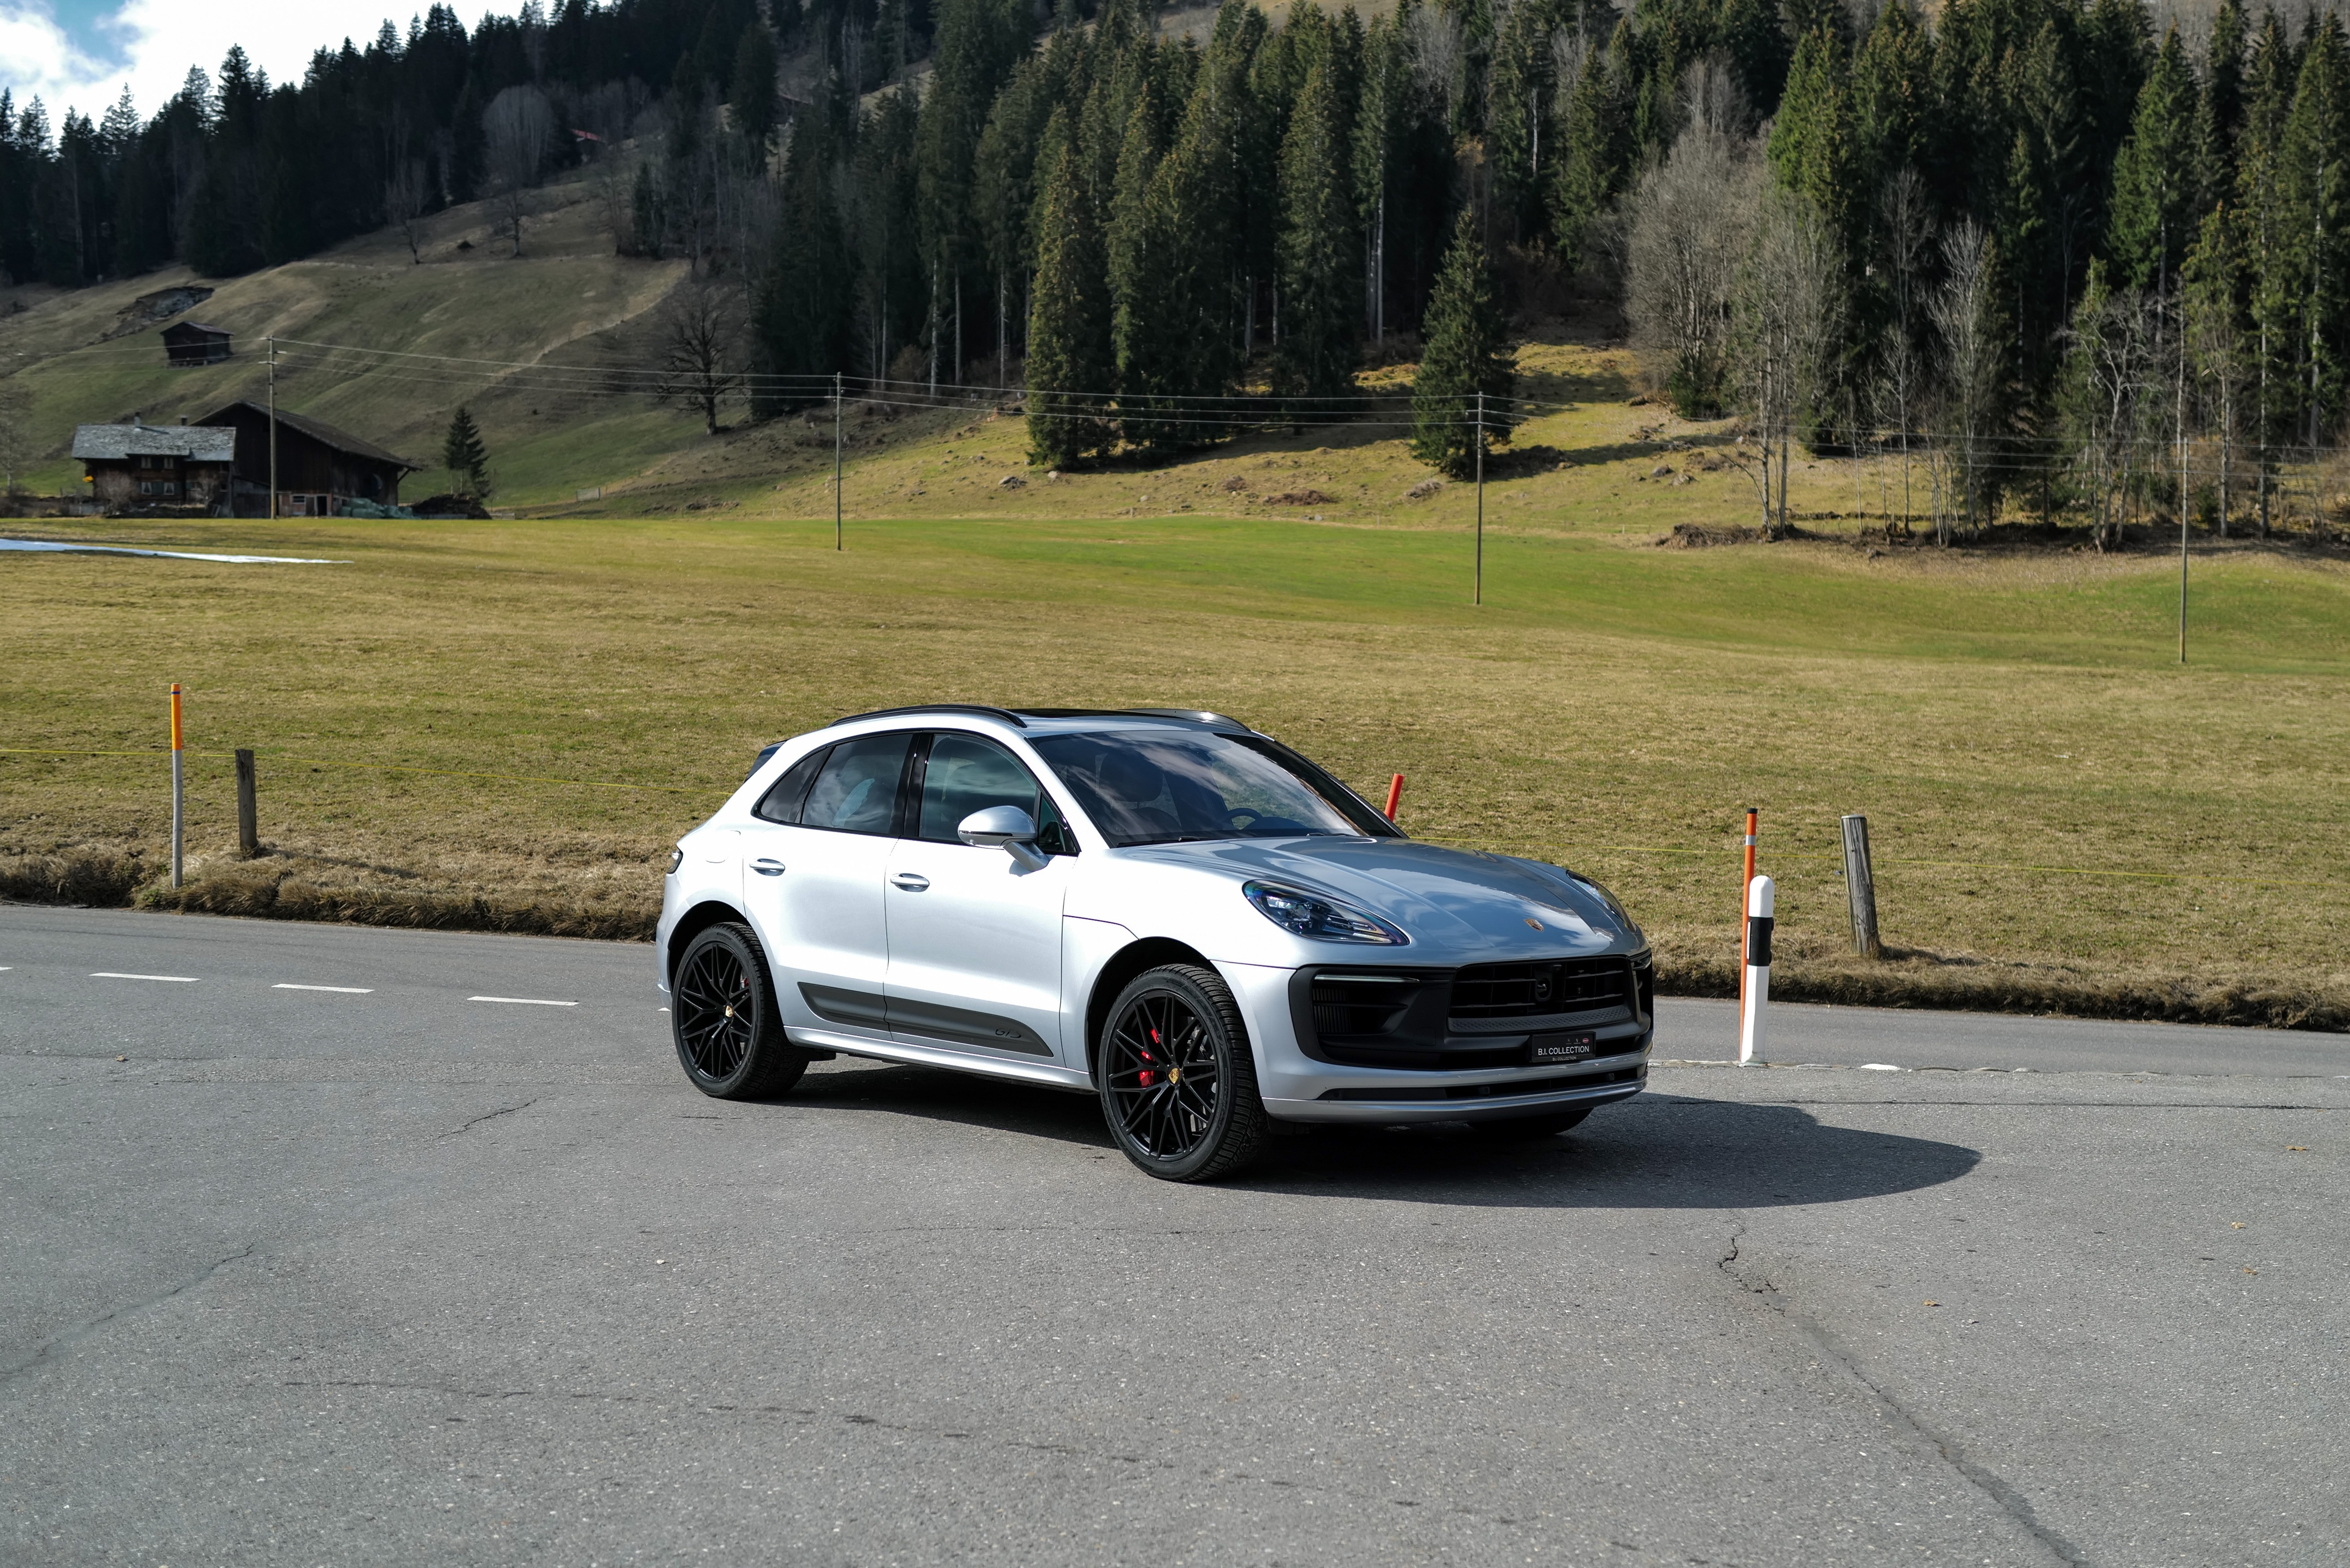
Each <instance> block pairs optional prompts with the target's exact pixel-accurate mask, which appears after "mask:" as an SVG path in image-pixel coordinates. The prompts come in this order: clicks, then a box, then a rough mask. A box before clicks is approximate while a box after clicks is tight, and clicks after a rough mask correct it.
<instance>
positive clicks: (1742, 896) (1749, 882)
mask: <svg viewBox="0 0 2350 1568" xmlns="http://www.w3.org/2000/svg"><path fill="white" fill-rule="evenodd" d="M1760 815H1762V814H1761V813H1760V812H1758V811H1756V810H1755V809H1754V808H1753V807H1752V806H1751V805H1750V806H1748V807H1747V808H1746V869H1745V871H1744V872H1743V873H1742V875H1741V876H1740V877H1739V878H1738V919H1739V926H1738V1010H1739V1012H1740V1013H1741V1014H1743V1013H1744V1012H1745V1011H1746V924H1745V921H1746V896H1747V891H1748V889H1750V888H1752V887H1753V886H1754V824H1755V819H1756V818H1757V817H1759V816H1760Z"/></svg>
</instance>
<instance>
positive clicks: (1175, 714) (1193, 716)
mask: <svg viewBox="0 0 2350 1568" xmlns="http://www.w3.org/2000/svg"><path fill="white" fill-rule="evenodd" d="M1126 711H1128V712H1129V713H1148V714H1149V716H1150V717H1152V718H1154V719H1189V720H1191V722H1193V723H1195V724H1211V725H1213V724H1229V725H1231V726H1232V728H1233V729H1235V730H1241V731H1244V732H1247V733H1249V734H1252V735H1253V734H1255V733H1256V732H1255V731H1254V730H1251V729H1249V727H1248V726H1247V725H1246V724H1243V723H1242V722H1240V721H1239V720H1238V719H1233V718H1228V717H1226V716H1225V715H1224V714H1222V713H1211V712H1208V711H1206V710H1204V709H1200V708H1128V710H1126Z"/></svg>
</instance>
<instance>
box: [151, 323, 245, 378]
mask: <svg viewBox="0 0 2350 1568" xmlns="http://www.w3.org/2000/svg"><path fill="white" fill-rule="evenodd" d="M233 352H234V340H233V339H232V338H231V337H229V335H228V334H227V333H226V332H224V331H223V330H221V329H220V328H219V327H206V326H205V325H204V324H203V322H201V321H177V322H173V323H172V325H171V326H169V327H165V328H163V356H164V358H167V359H169V360H170V361H171V362H172V364H173V365H175V366H180V367H182V368H186V367H190V366H195V365H217V364H219V363H220V362H221V361H222V360H224V359H225V358H228V357H229V355H230V354H231V353H233Z"/></svg>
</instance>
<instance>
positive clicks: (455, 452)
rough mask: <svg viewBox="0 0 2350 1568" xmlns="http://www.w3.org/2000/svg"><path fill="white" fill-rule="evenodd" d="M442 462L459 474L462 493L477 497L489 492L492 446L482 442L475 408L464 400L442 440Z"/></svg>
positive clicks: (443, 465)
mask: <svg viewBox="0 0 2350 1568" xmlns="http://www.w3.org/2000/svg"><path fill="white" fill-rule="evenodd" d="M441 466H442V467H443V468H445V469H447V470H448V471H449V472H451V473H452V474H453V475H455V476H456V480H457V483H458V485H459V486H460V493H463V494H465V495H471V496H473V497H475V498H476V499H479V498H482V497H484V496H486V495H488V494H489V493H490V475H489V468H490V452H489V449H488V448H487V447H485V446H484V445H483V444H482V432H481V430H480V429H479V427H477V426H476V425H475V424H474V423H473V410H470V409H468V408H466V407H465V405H464V404H463V403H460V404H458V405H457V411H456V412H455V413H454V414H452V415H451V416H450V418H449V433H448V435H447V436H446V437H444V438H443V439H442V442H441Z"/></svg>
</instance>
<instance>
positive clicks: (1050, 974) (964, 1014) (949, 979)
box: [883, 732, 1075, 1061]
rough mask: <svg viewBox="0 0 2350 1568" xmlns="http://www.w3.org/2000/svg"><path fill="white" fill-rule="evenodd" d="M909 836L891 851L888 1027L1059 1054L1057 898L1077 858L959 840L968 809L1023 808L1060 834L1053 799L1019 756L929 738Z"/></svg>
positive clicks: (916, 1037)
mask: <svg viewBox="0 0 2350 1568" xmlns="http://www.w3.org/2000/svg"><path fill="white" fill-rule="evenodd" d="M915 776H916V778H917V779H919V781H920V796H919V799H918V801H917V802H916V803H915V804H916V810H915V812H914V813H913V817H914V820H913V822H912V824H911V826H912V835H911V836H910V837H907V838H902V839H899V841H898V843H897V844H896V846H894V847H893V848H892V850H891V852H890V856H889V878H888V887H887V888H886V889H885V890H884V892H883V901H884V903H885V905H886V907H887V909H888V911H889V1026H890V1032H891V1033H893V1034H894V1035H895V1036H896V1037H897V1038H899V1039H900V1040H904V1041H907V1042H909V1043H912V1044H924V1045H936V1046H945V1047H948V1048H951V1049H956V1050H962V1051H969V1052H972V1053H973V1054H980V1055H987V1056H994V1057H999V1058H1006V1059H1018V1058H1021V1057H1027V1058H1030V1059H1033V1060H1037V1061H1057V1060H1058V1059H1059V1057H1060V1048H1061V905H1062V901H1063V899H1064V898H1065V897H1066V892H1067V888H1068V881H1069V877H1070V875H1071V874H1072V872H1073V871H1074V869H1075V862H1074V861H1073V860H1072V859H1071V858H1070V857H1068V856H1066V855H1064V854H1055V855H1048V856H1045V857H1044V863H1043V864H1042V865H1041V866H1035V865H1024V864H1022V862H1021V861H1020V860H1019V859H1018V858H1016V857H1014V856H1012V855H1010V854H1008V853H1006V852H1005V851H1003V850H1001V849H983V848H979V847H976V846H972V845H968V844H965V843H963V842H962V841H961V840H960V839H958V838H957V837H956V836H955V828H956V826H957V825H958V824H960V823H961V822H962V819H963V818H964V817H966V816H969V815H971V814H972V812H975V811H981V810H984V809H985V808H986V807H988V806H992V805H1016V806H1018V807H1019V808H1020V809H1021V810H1023V811H1024V812H1026V813H1028V815H1029V816H1030V818H1031V819H1032V820H1034V821H1035V822H1037V823H1038V825H1039V826H1041V827H1044V828H1045V830H1046V835H1045V843H1046V845H1047V846H1070V847H1074V843H1075V841H1074V840H1073V839H1070V838H1068V837H1067V836H1066V833H1062V832H1058V831H1055V829H1056V828H1057V825H1058V823H1059V813H1058V812H1057V810H1056V809H1055V807H1054V805H1053V804H1052V797H1051V796H1049V795H1047V794H1045V792H1044V791H1043V790H1042V789H1040V788H1038V787H1037V784H1036V781H1035V778H1034V777H1032V776H1031V775H1030V774H1029V772H1028V770H1027V769H1026V768H1024V767H1023V766H1022V765H1021V764H1020V762H1019V761H1018V759H1016V758H1015V757H1014V756H1013V755H1012V753H1010V752H1008V751H1005V750H1004V749H1003V747H1002V746H999V745H997V744H996V743H995V742H993V741H989V740H985V739H983V738H982V737H980V736H977V735H969V734H951V733H944V732H941V733H939V734H934V735H932V736H931V737H930V743H929V747H928V753H927V755H926V756H920V755H918V757H917V758H916V763H915Z"/></svg>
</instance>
